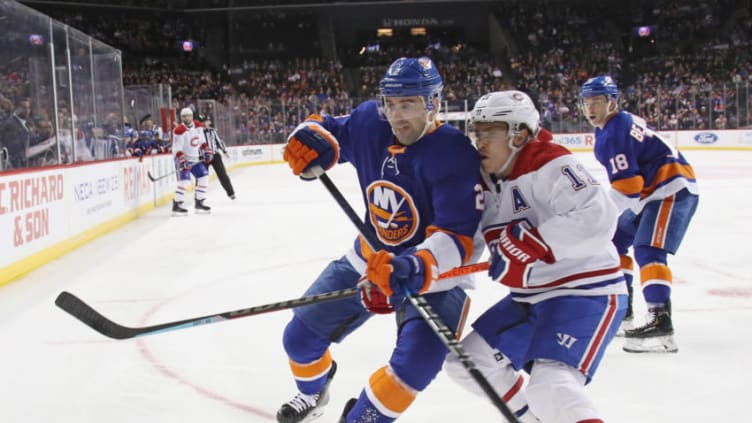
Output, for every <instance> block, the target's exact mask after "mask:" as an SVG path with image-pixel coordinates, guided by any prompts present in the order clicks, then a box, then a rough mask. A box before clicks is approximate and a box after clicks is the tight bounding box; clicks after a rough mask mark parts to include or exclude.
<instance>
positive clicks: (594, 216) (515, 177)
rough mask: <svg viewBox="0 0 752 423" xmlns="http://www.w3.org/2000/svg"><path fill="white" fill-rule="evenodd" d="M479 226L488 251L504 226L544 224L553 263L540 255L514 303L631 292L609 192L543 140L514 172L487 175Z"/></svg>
mask: <svg viewBox="0 0 752 423" xmlns="http://www.w3.org/2000/svg"><path fill="white" fill-rule="evenodd" d="M484 188H485V190H484V202H485V209H484V211H483V218H482V220H481V231H482V232H483V237H484V238H485V240H486V244H487V245H488V247H489V249H491V248H496V245H497V244H498V242H499V236H500V235H501V231H502V230H504V228H505V227H506V226H507V225H509V224H514V223H516V222H520V221H525V222H527V223H528V224H529V225H530V226H532V227H535V228H538V232H539V233H540V235H541V237H542V238H543V241H544V242H545V243H546V244H547V245H548V246H549V247H550V248H551V252H552V253H553V255H554V258H555V261H554V262H553V263H546V262H544V261H542V260H538V261H536V262H535V263H534V264H533V266H532V270H531V272H530V275H529V277H528V286H527V288H510V291H511V294H512V297H513V298H514V299H515V300H516V301H521V302H528V303H537V302H539V301H543V300H546V299H549V298H553V297H559V296H566V295H576V296H594V295H610V294H626V292H627V290H626V285H625V283H624V276H623V274H622V272H621V270H620V269H619V255H618V254H617V252H616V248H615V247H614V245H613V244H612V242H611V237H612V236H613V234H614V231H615V230H616V221H617V211H616V208H615V207H614V205H613V203H612V202H611V201H610V200H609V198H608V194H607V193H606V191H605V190H604V189H603V188H602V187H601V186H600V185H599V183H598V182H597V181H596V180H595V179H594V178H593V177H592V176H591V175H590V174H589V173H588V172H587V170H586V169H585V167H584V166H583V165H582V164H581V163H580V162H579V161H577V160H576V159H575V157H574V156H573V155H572V154H571V153H570V152H569V150H567V149H566V148H564V147H562V146H560V145H558V144H552V143H549V142H541V141H538V140H534V141H531V142H530V143H528V144H527V145H526V146H525V147H524V148H523V149H522V150H521V151H520V152H519V154H518V156H517V160H516V161H515V163H514V167H513V168H512V171H511V173H510V175H509V176H508V177H507V178H505V179H503V180H497V179H495V178H493V177H488V176H485V177H484Z"/></svg>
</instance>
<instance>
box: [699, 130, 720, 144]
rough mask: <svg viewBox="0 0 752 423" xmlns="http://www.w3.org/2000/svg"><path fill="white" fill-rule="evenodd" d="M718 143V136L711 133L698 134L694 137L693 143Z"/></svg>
mask: <svg viewBox="0 0 752 423" xmlns="http://www.w3.org/2000/svg"><path fill="white" fill-rule="evenodd" d="M717 141H718V135H716V134H714V133H712V132H700V133H699V134H697V135H695V142H698V143H700V144H713V143H715V142H717Z"/></svg>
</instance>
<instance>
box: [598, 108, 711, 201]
mask: <svg viewBox="0 0 752 423" xmlns="http://www.w3.org/2000/svg"><path fill="white" fill-rule="evenodd" d="M595 158H596V159H597V160H598V161H599V162H600V163H601V164H602V165H603V166H605V168H606V172H607V173H608V179H609V181H610V182H611V188H613V189H612V190H611V198H612V200H614V202H615V203H616V207H617V208H618V209H619V211H620V212H621V211H624V210H626V209H632V211H634V212H635V213H639V212H640V211H641V210H642V207H644V205H645V203H647V202H649V201H653V200H660V199H663V198H666V197H668V196H670V195H672V194H675V193H677V192H679V191H681V190H682V189H685V188H686V189H687V190H688V191H689V192H690V193H692V194H697V182H696V180H695V173H694V170H693V169H692V166H690V165H689V163H688V162H687V160H685V159H684V156H683V155H682V154H681V153H680V152H679V151H678V150H677V149H676V148H674V147H673V146H671V145H669V144H668V142H666V141H665V140H664V139H663V138H661V137H660V136H659V135H658V134H656V133H655V132H654V131H653V130H652V129H650V128H648V127H647V125H646V123H645V120H644V119H642V118H641V117H639V116H635V115H633V114H631V113H628V112H625V111H620V112H618V113H616V114H615V115H614V116H613V117H612V118H611V119H609V120H608V121H607V122H606V124H605V125H604V126H603V129H600V128H595Z"/></svg>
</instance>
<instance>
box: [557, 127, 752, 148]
mask: <svg viewBox="0 0 752 423" xmlns="http://www.w3.org/2000/svg"><path fill="white" fill-rule="evenodd" d="M656 132H657V133H658V135H660V136H661V138H663V139H664V140H666V142H667V143H668V144H669V145H671V146H672V147H678V148H679V149H680V150H683V149H686V150H713V149H717V150H752V129H733V130H707V131H656ZM553 142H555V143H557V144H560V145H563V146H564V147H567V148H568V149H569V150H571V151H592V150H593V146H594V144H595V134H593V133H582V134H554V139H553Z"/></svg>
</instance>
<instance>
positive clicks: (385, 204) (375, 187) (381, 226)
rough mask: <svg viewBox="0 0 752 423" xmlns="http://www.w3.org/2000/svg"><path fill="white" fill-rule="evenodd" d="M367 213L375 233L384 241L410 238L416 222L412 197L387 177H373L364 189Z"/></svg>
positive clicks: (396, 241) (391, 243) (417, 218)
mask: <svg viewBox="0 0 752 423" xmlns="http://www.w3.org/2000/svg"><path fill="white" fill-rule="evenodd" d="M366 193H367V195H368V214H369V216H370V219H371V224H372V225H373V227H374V228H376V234H377V235H378V237H379V239H380V240H381V242H383V243H384V244H386V245H399V244H402V243H403V242H405V241H407V240H409V239H411V238H412V237H413V236H414V235H415V232H416V231H417V230H418V226H419V225H420V218H419V216H418V211H417V209H416V207H415V202H414V201H413V198H412V197H411V196H410V194H408V193H407V192H406V191H405V190H404V189H402V187H400V186H397V185H395V184H393V183H392V182H389V181H383V180H381V181H375V182H373V183H371V185H369V186H368V188H367V189H366Z"/></svg>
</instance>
